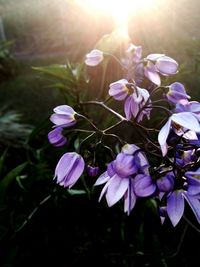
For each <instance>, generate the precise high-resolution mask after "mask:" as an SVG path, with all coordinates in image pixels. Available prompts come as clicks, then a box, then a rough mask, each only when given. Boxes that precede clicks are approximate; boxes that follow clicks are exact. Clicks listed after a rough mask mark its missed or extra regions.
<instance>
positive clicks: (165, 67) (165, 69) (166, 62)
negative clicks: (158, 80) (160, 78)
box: [156, 56, 178, 75]
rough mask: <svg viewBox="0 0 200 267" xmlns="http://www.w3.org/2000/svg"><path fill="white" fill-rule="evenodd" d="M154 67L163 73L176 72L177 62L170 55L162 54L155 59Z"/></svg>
mask: <svg viewBox="0 0 200 267" xmlns="http://www.w3.org/2000/svg"><path fill="white" fill-rule="evenodd" d="M156 67H157V69H158V71H159V72H160V73H161V74H163V75H172V74H176V73H177V70H178V63H177V62H176V61H175V60H174V59H173V58H171V57H167V56H163V57H160V58H158V59H157V61H156Z"/></svg>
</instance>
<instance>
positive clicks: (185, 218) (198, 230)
mask: <svg viewBox="0 0 200 267" xmlns="http://www.w3.org/2000/svg"><path fill="white" fill-rule="evenodd" d="M183 218H184V220H185V221H186V222H187V223H188V225H189V226H191V227H192V228H193V229H194V230H195V231H196V232H197V233H200V229H199V228H197V227H196V226H195V225H194V224H193V223H192V222H191V221H190V220H189V219H188V218H187V217H186V216H185V215H183Z"/></svg>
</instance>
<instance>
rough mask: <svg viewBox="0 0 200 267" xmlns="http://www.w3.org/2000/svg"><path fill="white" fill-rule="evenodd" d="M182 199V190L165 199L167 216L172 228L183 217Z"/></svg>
mask: <svg viewBox="0 0 200 267" xmlns="http://www.w3.org/2000/svg"><path fill="white" fill-rule="evenodd" d="M183 212H184V197H183V190H176V191H174V192H173V193H171V195H170V196H169V197H168V199H167V214H168V216H169V219H170V221H171V222H172V224H173V226H176V225H177V223H178V222H179V221H180V219H181V217H182V216H183Z"/></svg>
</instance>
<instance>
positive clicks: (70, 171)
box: [54, 152, 85, 188]
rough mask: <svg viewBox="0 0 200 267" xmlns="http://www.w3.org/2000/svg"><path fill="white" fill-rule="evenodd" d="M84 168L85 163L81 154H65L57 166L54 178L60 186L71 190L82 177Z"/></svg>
mask: <svg viewBox="0 0 200 267" xmlns="http://www.w3.org/2000/svg"><path fill="white" fill-rule="evenodd" d="M84 167H85V162H84V160H83V158H82V157H81V156H80V155H79V154H77V153H75V152H68V153H65V154H64V155H63V156H62V157H61V158H60V160H59V162H58V164H57V166H56V169H55V176H54V178H56V180H57V183H58V184H59V185H61V186H64V187H69V188H71V187H72V186H73V185H74V184H75V183H76V182H77V180H78V179H79V177H80V176H81V175H82V173H83V170H84Z"/></svg>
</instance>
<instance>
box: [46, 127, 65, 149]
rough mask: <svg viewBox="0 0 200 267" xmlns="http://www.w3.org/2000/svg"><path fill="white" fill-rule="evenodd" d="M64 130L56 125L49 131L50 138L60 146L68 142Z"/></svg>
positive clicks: (54, 143)
mask: <svg viewBox="0 0 200 267" xmlns="http://www.w3.org/2000/svg"><path fill="white" fill-rule="evenodd" d="M62 130H63V129H62V128H61V127H56V128H54V129H53V130H52V131H51V132H49V133H48V139H49V142H50V143H51V144H52V145H54V146H57V147H60V146H63V145H64V144H66V142H67V139H66V137H64V136H63V135H62Z"/></svg>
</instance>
